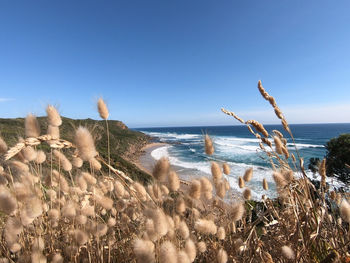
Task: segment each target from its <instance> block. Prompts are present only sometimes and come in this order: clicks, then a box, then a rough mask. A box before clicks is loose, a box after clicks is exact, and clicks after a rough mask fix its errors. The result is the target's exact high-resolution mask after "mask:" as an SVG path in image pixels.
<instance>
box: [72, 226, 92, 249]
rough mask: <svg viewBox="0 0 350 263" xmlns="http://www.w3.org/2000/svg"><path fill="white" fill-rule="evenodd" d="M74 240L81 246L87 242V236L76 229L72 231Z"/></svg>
mask: <svg viewBox="0 0 350 263" xmlns="http://www.w3.org/2000/svg"><path fill="white" fill-rule="evenodd" d="M74 240H75V242H76V243H77V244H78V245H79V246H82V245H85V244H86V243H87V242H88V240H89V236H88V235H87V234H86V233H85V232H84V231H83V230H80V229H76V230H74Z"/></svg>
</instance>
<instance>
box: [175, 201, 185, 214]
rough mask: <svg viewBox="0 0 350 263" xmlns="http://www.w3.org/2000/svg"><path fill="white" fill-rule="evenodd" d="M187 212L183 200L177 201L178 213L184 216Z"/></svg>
mask: <svg viewBox="0 0 350 263" xmlns="http://www.w3.org/2000/svg"><path fill="white" fill-rule="evenodd" d="M185 211H186V204H185V201H184V200H183V198H178V199H177V200H176V212H177V213H178V214H180V215H181V214H183V213H184V212H185Z"/></svg>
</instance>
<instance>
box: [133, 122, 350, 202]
mask: <svg viewBox="0 0 350 263" xmlns="http://www.w3.org/2000/svg"><path fill="white" fill-rule="evenodd" d="M290 128H291V130H292V133H293V136H294V139H295V143H296V147H297V149H298V151H299V154H300V156H301V157H302V158H304V163H305V165H304V166H305V169H307V167H308V163H309V159H310V158H311V157H317V158H320V159H321V160H322V159H323V158H324V156H325V155H326V148H325V145H326V143H327V141H329V140H330V139H331V138H334V137H337V136H339V135H340V134H343V133H350V123H349V124H294V125H290ZM265 129H266V130H267V131H268V132H269V133H270V134H271V131H272V130H279V131H280V132H282V133H283V135H284V137H285V138H286V139H287V141H288V143H287V146H288V150H289V151H290V152H291V153H294V154H295V147H294V145H293V143H292V140H291V138H290V136H289V135H288V133H287V132H285V131H284V130H283V128H282V126H281V125H265ZM135 130H138V131H141V132H143V133H145V134H148V135H150V136H152V137H154V140H155V141H157V142H163V143H167V144H166V145H165V146H161V147H159V148H156V149H154V150H153V151H152V152H151V155H152V157H153V158H154V159H155V160H158V159H160V158H161V157H163V156H166V157H168V158H169V160H170V163H171V165H173V166H176V167H177V172H178V173H179V174H180V176H183V177H186V178H191V177H197V176H208V177H210V175H211V173H210V162H211V161H217V162H218V163H224V162H226V163H227V164H229V165H230V167H231V173H230V174H229V175H228V176H227V179H228V181H229V182H230V185H231V187H232V188H233V190H235V191H239V192H242V189H240V188H239V187H238V183H237V182H238V176H243V174H244V171H245V170H246V169H247V168H249V167H253V171H254V172H253V179H252V180H251V181H250V182H248V183H247V186H249V187H250V188H251V190H252V198H253V199H255V200H259V199H261V196H262V195H263V194H265V195H267V196H269V197H271V198H274V197H276V189H275V184H274V182H273V178H272V169H271V166H270V165H269V162H268V161H267V158H266V157H267V156H266V154H265V153H263V152H262V151H260V150H259V149H260V148H259V140H258V139H256V138H255V137H254V136H253V135H252V134H251V133H250V132H249V131H248V129H247V127H246V126H208V127H166V128H141V129H135ZM206 133H207V134H209V135H210V136H211V138H212V139H213V142H214V147H215V153H214V154H213V155H212V156H207V155H206V154H205V153H204V139H203V138H204V136H203V134H206ZM295 156H297V155H296V154H295ZM307 174H308V176H309V177H310V178H313V179H318V176H317V175H313V174H312V173H311V171H307ZM263 178H266V179H267V181H268V184H269V190H268V191H265V190H264V189H263V188H262V183H261V182H262V179H263ZM327 180H328V183H329V184H330V185H331V186H335V187H339V186H344V185H342V183H341V182H339V181H337V180H336V179H334V178H327Z"/></svg>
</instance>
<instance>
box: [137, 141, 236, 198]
mask: <svg viewBox="0 0 350 263" xmlns="http://www.w3.org/2000/svg"><path fill="white" fill-rule="evenodd" d="M167 145H169V144H167V143H160V142H153V143H149V144H146V145H145V146H144V147H143V148H142V149H141V150H140V152H141V154H140V155H139V156H138V158H137V160H135V161H134V162H133V163H134V164H135V165H136V166H137V167H138V168H139V169H140V170H142V171H143V172H145V173H147V174H149V175H150V176H152V169H153V167H154V165H155V163H156V160H155V159H154V158H153V156H152V155H151V153H152V151H154V150H156V149H157V148H160V147H163V146H167ZM171 168H172V169H173V170H174V171H175V172H176V173H177V174H178V176H179V179H180V183H181V186H180V188H181V189H182V191H186V190H187V189H188V187H189V185H190V181H192V180H193V179H199V178H201V175H189V174H188V173H183V171H184V168H183V167H180V166H176V165H171ZM187 170H188V171H190V170H189V169H187ZM225 199H226V200H239V199H241V194H240V193H239V192H238V191H234V190H233V189H232V188H230V190H229V191H228V193H227V197H226V198H225Z"/></svg>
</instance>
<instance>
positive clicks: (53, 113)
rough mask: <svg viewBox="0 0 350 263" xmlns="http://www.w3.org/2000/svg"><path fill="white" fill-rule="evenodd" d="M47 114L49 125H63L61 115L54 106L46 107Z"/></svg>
mask: <svg viewBox="0 0 350 263" xmlns="http://www.w3.org/2000/svg"><path fill="white" fill-rule="evenodd" d="M46 114H47V121H48V123H49V125H52V126H56V127H59V126H61V125H62V119H61V116H60V114H59V113H58V111H57V109H56V108H55V107H54V106H52V105H48V106H47V107H46Z"/></svg>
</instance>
